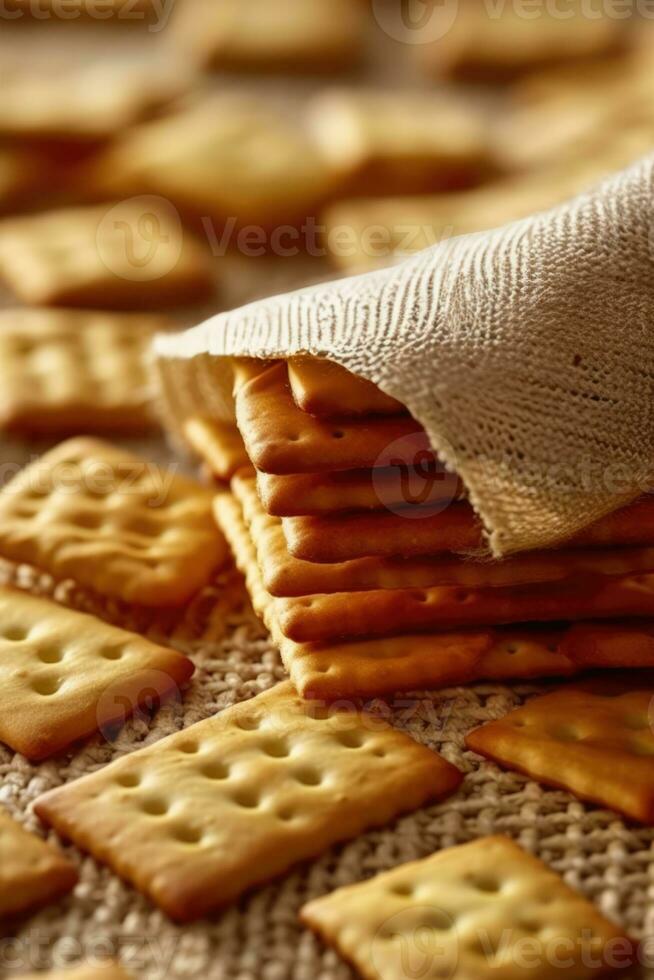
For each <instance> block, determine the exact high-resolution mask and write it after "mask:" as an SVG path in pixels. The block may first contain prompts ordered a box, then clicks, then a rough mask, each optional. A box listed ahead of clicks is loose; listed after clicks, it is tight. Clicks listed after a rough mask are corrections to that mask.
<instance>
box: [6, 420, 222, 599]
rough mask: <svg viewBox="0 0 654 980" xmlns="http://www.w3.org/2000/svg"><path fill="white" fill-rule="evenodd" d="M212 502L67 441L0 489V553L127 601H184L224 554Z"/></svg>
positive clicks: (139, 463)
mask: <svg viewBox="0 0 654 980" xmlns="http://www.w3.org/2000/svg"><path fill="white" fill-rule="evenodd" d="M211 505H212V493H211V491H210V490H207V489H205V488H204V487H201V486H199V485H198V484H197V483H195V482H194V481H193V480H189V479H186V478H185V477H183V476H180V475H178V474H177V473H174V472H173V471H171V470H164V469H161V468H160V467H158V466H157V465H155V464H154V463H152V462H150V461H148V460H145V459H141V458H139V457H138V456H134V455H133V454H132V453H130V452H126V451H125V450H123V449H119V448H117V447H115V446H112V445H110V444H109V443H104V442H100V441H99V440H95V439H86V438H78V439H70V440H68V441H67V442H64V443H61V444H60V445H59V446H57V447H56V448H55V449H52V450H51V451H50V452H48V453H46V454H45V455H44V456H41V457H40V458H39V459H37V460H35V461H34V462H33V463H31V464H30V465H29V466H27V467H26V468H25V469H23V470H21V471H20V472H19V473H18V474H17V475H16V476H15V477H14V478H13V479H12V480H11V481H10V482H9V483H8V484H7V485H6V486H5V488H4V489H3V490H2V491H1V492H0V555H2V557H3V558H8V559H9V560H11V561H14V562H26V563H27V564H30V565H35V566H36V567H37V568H41V569H43V570H44V571H47V572H50V574H52V575H54V576H55V578H57V579H65V578H72V579H74V580H75V581H76V582H78V583H79V584H80V585H82V586H84V587H85V588H89V589H92V590H93V591H95V592H98V593H100V594H101V595H107V596H113V597H114V598H118V599H123V600H124V601H125V602H130V603H135V604H137V605H143V606H181V605H182V604H183V603H184V602H186V601H187V600H188V599H190V598H191V597H192V596H193V595H194V594H195V593H196V592H198V591H199V590H200V589H201V588H202V587H203V586H204V585H206V584H207V583H208V582H209V580H210V578H211V575H212V573H213V572H214V571H215V570H216V569H218V568H219V567H220V566H221V565H222V564H224V563H225V561H226V559H227V546H226V543H225V541H224V538H223V537H222V535H221V534H220V532H219V531H218V528H217V527H216V525H215V521H214V520H213V517H212V508H211Z"/></svg>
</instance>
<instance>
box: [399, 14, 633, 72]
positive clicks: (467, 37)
mask: <svg viewBox="0 0 654 980" xmlns="http://www.w3.org/2000/svg"><path fill="white" fill-rule="evenodd" d="M592 6H593V7H594V8H595V9H594V10H593V12H592V13H591V14H589V11H588V9H586V8H584V6H583V5H582V4H581V3H577V4H573V5H572V6H571V9H570V10H568V11H567V12H566V16H565V17H564V18H561V17H560V16H559V15H558V13H557V12H553V11H551V10H546V9H544V8H542V9H541V10H540V11H539V12H538V14H537V15H536V16H535V17H524V11H523V10H521V9H520V8H519V7H517V6H512V7H508V6H507V7H505V8H503V10H502V11H501V12H500V13H499V16H498V12H497V11H495V12H493V11H490V10H489V9H488V8H486V7H483V6H480V5H478V4H475V3H465V4H459V5H457V9H456V11H455V16H452V11H451V10H450V9H449V8H447V7H444V8H443V9H442V10H440V11H437V12H435V13H434V17H436V18H437V17H441V18H442V20H443V27H444V29H443V30H440V31H439V32H438V35H437V38H436V39H435V40H433V41H431V42H430V39H429V37H426V38H425V41H426V43H424V44H421V45H418V46H417V48H416V53H417V56H418V58H419V59H420V61H421V63H422V64H423V65H424V66H425V68H426V69H427V70H428V71H429V73H430V74H435V75H437V76H439V77H443V76H445V77H449V78H457V79H464V80H469V81H480V80H494V81H502V80H506V79H510V78H514V77H515V76H516V75H519V74H521V73H523V72H526V71H534V70H537V69H541V68H544V67H547V66H548V65H555V64H564V63H565V62H571V61H575V62H576V63H577V64H583V62H584V61H585V60H592V59H594V58H601V57H604V56H605V55H607V54H610V53H611V52H612V51H616V50H618V49H620V48H621V47H623V46H624V45H625V43H626V40H627V37H628V33H627V31H628V27H627V26H626V24H625V20H624V18H617V19H616V18H615V17H611V16H610V15H608V14H607V12H606V10H605V9H603V8H602V5H601V3H599V2H598V3H596V4H594V5H592ZM431 27H432V25H431V24H429V23H428V24H427V25H426V28H425V30H426V31H429V30H430V28H431Z"/></svg>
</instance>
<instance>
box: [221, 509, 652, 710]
mask: <svg viewBox="0 0 654 980" xmlns="http://www.w3.org/2000/svg"><path fill="white" fill-rule="evenodd" d="M215 509H216V516H217V517H218V520H219V523H220V526H221V527H222V528H223V530H224V533H225V536H226V537H227V539H228V541H229V544H230V547H231V549H232V551H233V553H234V557H235V560H236V563H237V565H238V567H239V569H240V571H241V572H242V573H243V575H244V576H245V579H246V584H247V588H248V592H249V593H250V597H251V599H252V604H253V606H254V609H255V611H256V612H257V614H258V615H259V616H260V617H261V618H262V619H263V621H264V622H265V624H266V626H267V628H268V629H269V630H270V632H271V634H272V637H273V640H274V642H275V643H276V645H277V646H278V647H279V650H280V653H281V656H282V660H283V662H284V665H285V667H286V669H287V671H288V672H289V674H290V677H291V680H292V681H293V684H294V686H295V687H296V689H297V690H298V691H299V693H300V694H301V695H302V696H303V697H305V698H315V699H323V700H327V701H333V700H337V699H338V698H356V697H377V696H383V695H387V694H392V693H394V692H397V691H406V690H419V689H429V688H433V689H436V688H442V687H447V686H451V685H454V684H467V683H472V682H474V681H481V680H494V681H498V680H502V681H506V680H531V679H535V678H539V677H566V676H569V675H572V674H575V673H578V672H579V671H580V670H584V669H589V668H592V667H595V666H597V667H603V668H608V667H611V668H620V667H624V666H626V665H629V664H632V663H633V662H634V660H635V656H636V654H635V651H638V653H639V657H640V659H639V661H638V663H639V665H640V666H654V644H652V643H651V636H652V635H654V627H653V625H652V620H649V621H638V620H636V621H633V622H631V623H624V624H622V635H621V638H620V642H619V643H612V644H607V645H606V647H604V646H600V645H599V644H598V643H596V642H595V640H594V635H595V630H597V631H602V629H603V625H602V624H601V623H597V624H595V623H586V624H576V625H575V626H573V627H572V628H563V627H561V628H557V627H556V626H554V625H552V626H551V627H549V628H548V627H545V628H544V627H542V626H539V625H537V624H534V625H532V626H530V627H523V626H512V627H498V628H494V629H491V628H485V629H477V630H474V631H471V630H461V631H457V632H447V633H444V632H440V631H439V632H436V633H433V632H432V633H428V632H426V633H424V634H422V635H416V634H410V635H402V636H394V637H377V638H375V639H363V640H350V641H342V642H332V643H325V644H319V643H295V642H294V641H292V640H289V639H288V638H287V637H285V636H284V635H283V634H282V632H281V630H280V629H279V624H278V622H277V618H276V616H275V606H274V602H273V600H272V597H271V595H270V593H269V592H267V591H266V589H265V588H264V585H263V582H262V578H261V574H260V571H259V567H258V565H257V560H256V553H255V549H254V545H253V543H252V540H251V538H250V536H249V534H248V530H247V527H246V524H245V521H244V519H243V512H242V510H241V508H240V505H239V503H238V501H237V500H236V499H235V498H234V497H233V496H232V495H231V494H229V493H223V494H220V495H219V496H218V497H217V498H216V501H215ZM577 630H580V631H582V633H581V638H580V641H579V642H577V641H576V640H574V639H573V641H572V642H568V637H573V638H574V636H575V634H576V631H577ZM596 649H597V662H595V661H594V660H593V651H595V650H596ZM584 651H586V652H584Z"/></svg>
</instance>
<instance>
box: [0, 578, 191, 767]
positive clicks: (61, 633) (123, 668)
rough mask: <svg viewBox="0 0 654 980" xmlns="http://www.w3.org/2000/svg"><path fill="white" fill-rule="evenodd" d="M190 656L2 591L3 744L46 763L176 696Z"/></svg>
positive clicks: (0, 730)
mask: <svg viewBox="0 0 654 980" xmlns="http://www.w3.org/2000/svg"><path fill="white" fill-rule="evenodd" d="M192 674H193V664H192V663H191V661H190V660H189V659H188V657H185V656H183V655H182V654H181V653H177V652H176V651H175V650H169V649H166V648H165V647H161V646H157V645H155V644H154V643H151V642H150V641H149V640H146V639H144V638H143V637H141V636H137V635H136V634H134V633H128V632H127V631H126V630H122V629H118V628H117V627H115V626H110V625H108V624H107V623H104V622H102V621H101V620H99V619H96V618H95V617H94V616H88V615H85V614H83V613H79V612H74V611H73V610H70V609H63V608H62V607H61V606H58V605H56V604H55V603H53V602H48V601H47V600H46V599H37V598H35V597H34V596H30V595H25V594H23V593H20V592H16V591H13V590H10V589H0V686H1V688H2V713H1V714H0V739H1V740H2V741H3V742H5V743H6V744H7V745H9V746H10V747H11V748H12V749H14V750H15V751H16V752H20V753H22V755H24V756H26V757H27V758H28V759H34V760H39V759H44V758H46V757H47V756H50V755H54V754H55V753H56V752H60V751H61V750H62V749H64V748H67V747H68V746H69V745H71V744H72V743H73V742H75V741H77V740H78V739H80V738H83V737H84V736H86V735H90V734H91V733H92V732H95V731H97V730H100V731H101V732H103V733H105V734H106V733H107V731H108V730H109V729H110V728H111V727H113V726H114V725H115V724H117V723H119V722H124V721H125V720H126V719H127V717H128V716H129V715H130V714H132V713H133V712H134V711H136V710H137V709H138V708H139V707H141V706H144V705H147V706H149V707H150V708H151V707H152V706H154V705H156V704H158V703H159V702H160V701H161V700H163V699H164V698H166V697H168V696H170V695H171V694H173V693H175V692H178V691H179V689H180V687H181V686H182V685H183V684H185V683H186V682H187V681H188V680H189V678H190V677H191V675H192Z"/></svg>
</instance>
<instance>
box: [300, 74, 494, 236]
mask: <svg viewBox="0 0 654 980" xmlns="http://www.w3.org/2000/svg"><path fill="white" fill-rule="evenodd" d="M309 125H310V127H311V131H312V133H313V134H314V137H315V139H316V140H317V142H318V145H319V146H320V147H321V149H322V151H323V153H324V154H325V156H326V158H327V159H328V160H329V161H330V163H331V164H332V166H333V167H334V168H335V169H336V170H337V171H338V172H339V173H341V174H342V175H343V178H344V180H345V184H346V186H345V189H344V192H343V194H345V195H349V194H352V195H353V196H359V195H363V196H365V197H367V198H371V197H372V198H375V197H377V196H379V195H384V194H420V193H425V192H428V191H446V190H454V189H461V188H466V187H470V186H472V185H474V184H477V183H479V182H480V180H483V179H484V178H485V179H488V178H489V177H491V176H492V175H493V173H494V171H496V170H497V168H496V166H494V159H493V149H492V140H491V134H490V129H489V125H488V116H487V115H485V114H484V112H483V111H481V110H480V107H479V106H476V105H475V104H474V103H473V102H472V101H469V100H466V99H465V98H463V97H462V96H461V95H453V94H449V93H448V94H446V93H444V92H443V91H442V90H441V91H439V92H438V93H436V92H432V91H428V92H424V91H419V90H417V89H398V88H395V89H394V90H388V89H380V88H378V87H377V88H374V89H373V88H369V89H361V88H356V89H354V88H349V89H345V88H338V89H327V90H323V91H321V92H319V93H318V94H317V95H316V96H315V97H314V98H313V99H312V100H311V102H310V103H309ZM341 196H343V195H341ZM371 237H373V236H371Z"/></svg>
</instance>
